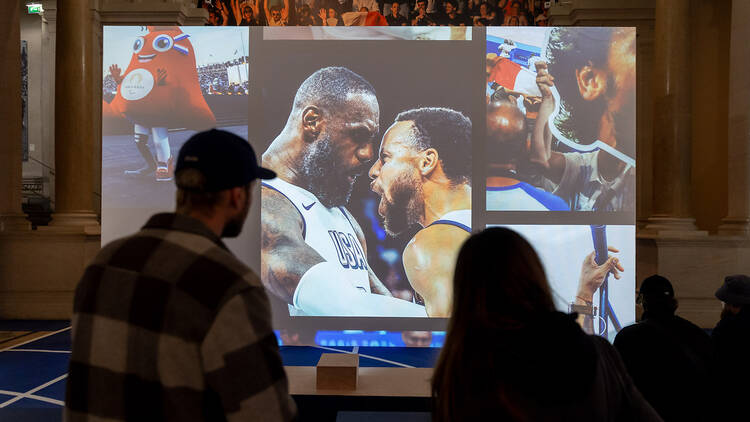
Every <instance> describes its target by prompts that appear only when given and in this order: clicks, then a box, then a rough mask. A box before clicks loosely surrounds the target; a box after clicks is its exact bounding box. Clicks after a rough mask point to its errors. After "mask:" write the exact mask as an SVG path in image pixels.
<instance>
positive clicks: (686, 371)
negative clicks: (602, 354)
mask: <svg viewBox="0 0 750 422" xmlns="http://www.w3.org/2000/svg"><path fill="white" fill-rule="evenodd" d="M638 302H639V303H640V304H641V305H643V317H642V318H641V321H640V322H639V323H638V324H635V325H631V326H629V327H625V328H623V329H622V331H620V332H619V333H618V334H617V337H615V341H614V345H615V348H616V349H617V351H618V352H620V356H622V361H623V363H625V367H626V368H627V369H628V373H630V376H631V377H632V378H633V382H634V383H635V386H636V387H638V390H640V392H641V393H642V394H643V397H645V398H646V400H648V402H649V403H650V404H651V406H653V408H654V409H656V411H657V412H658V413H659V415H660V416H661V417H662V419H664V420H665V421H666V422H669V421H686V422H687V421H703V420H707V419H708V413H707V411H708V407H707V405H708V403H710V401H707V400H706V397H708V396H709V393H710V391H709V390H708V386H709V385H710V367H711V360H712V358H713V347H712V346H711V339H710V338H709V337H708V334H706V333H705V332H704V331H703V330H701V329H700V328H698V327H697V326H695V325H694V324H692V323H691V322H690V321H687V320H685V319H683V318H680V317H679V316H677V315H675V311H676V310H677V299H675V297H674V290H673V288H672V284H671V283H670V282H669V280H667V279H666V278H664V277H662V276H659V275H652V276H651V277H648V278H646V279H645V280H643V283H641V288H640V290H639V292H638Z"/></svg>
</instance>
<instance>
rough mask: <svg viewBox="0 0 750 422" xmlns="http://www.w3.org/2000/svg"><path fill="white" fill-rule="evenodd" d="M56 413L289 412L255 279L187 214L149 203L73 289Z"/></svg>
mask: <svg viewBox="0 0 750 422" xmlns="http://www.w3.org/2000/svg"><path fill="white" fill-rule="evenodd" d="M73 311H74V315H73V321H72V324H73V350H72V355H71V359H70V371H69V375H68V381H67V392H66V395H65V411H64V420H67V421H151V420H160V421H167V420H168V421H208V420H211V421H220V420H229V421H238V420H242V421H255V420H263V421H281V420H291V419H294V417H295V416H296V407H295V405H294V401H293V400H292V399H291V397H290V396H289V393H288V386H287V378H286V374H285V373H284V368H283V366H282V363H281V357H280V355H279V348H278V345H277V342H276V337H275V336H274V333H273V331H272V330H271V310H270V305H269V302H268V297H267V296H266V293H265V290H264V289H263V285H262V284H261V282H260V280H259V278H258V276H257V275H255V274H254V273H253V272H252V270H250V269H249V268H248V267H247V266H245V265H244V264H243V263H242V262H240V261H239V260H238V259H237V258H236V257H235V256H234V255H232V253H231V252H229V250H228V249H227V248H226V246H225V245H224V244H223V243H222V242H221V240H220V239H219V238H218V237H217V236H216V235H215V234H214V233H212V232H211V231H210V230H208V228H207V227H206V226H204V225H203V224H202V223H200V222H199V221H198V220H195V219H192V218H190V217H187V216H183V215H178V214H157V215H155V216H153V217H151V219H150V220H149V221H148V223H147V224H146V225H145V226H144V227H143V229H142V230H141V231H140V232H139V233H137V234H135V235H133V236H130V237H127V238H124V239H120V240H117V241H114V242H112V243H110V244H109V245H107V246H106V247H104V248H103V249H102V250H101V252H99V254H98V255H97V257H96V258H95V259H94V261H93V262H92V263H91V264H90V265H89V266H88V267H87V268H86V272H85V273H84V275H83V278H82V279H81V281H80V282H79V284H78V287H77V288H76V293H75V302H74V309H73Z"/></svg>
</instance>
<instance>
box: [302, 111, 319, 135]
mask: <svg viewBox="0 0 750 422" xmlns="http://www.w3.org/2000/svg"><path fill="white" fill-rule="evenodd" d="M322 125H323V119H322V116H321V113H320V109H319V108H318V107H316V106H307V107H305V109H304V110H302V134H303V137H304V139H305V141H308V142H312V141H314V140H316V139H318V135H319V134H320V131H321V128H322Z"/></svg>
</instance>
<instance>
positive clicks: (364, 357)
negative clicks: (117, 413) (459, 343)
mask: <svg viewBox="0 0 750 422" xmlns="http://www.w3.org/2000/svg"><path fill="white" fill-rule="evenodd" d="M0 333H2V335H0V422H2V421H6V420H8V421H11V420H12V421H32V422H33V421H45V422H46V421H58V420H60V418H61V408H62V406H63V402H64V400H65V378H66V377H67V370H68V360H69V357H70V326H69V323H68V322H67V321H41V322H38V321H0ZM326 352H340V353H352V352H355V353H359V355H360V366H378V367H382V366H386V367H387V366H401V367H422V368H423V367H431V366H433V365H434V364H435V361H436V359H437V356H438V354H439V353H440V349H437V348H424V349H421V348H404V347H391V348H389V347H323V346H315V347H304V346H284V347H281V355H282V358H283V361H284V364H285V365H288V366H314V365H315V364H316V363H317V362H318V360H319V359H320V355H321V354H322V353H326Z"/></svg>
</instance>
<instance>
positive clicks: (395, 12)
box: [385, 1, 409, 26]
mask: <svg viewBox="0 0 750 422" xmlns="http://www.w3.org/2000/svg"><path fill="white" fill-rule="evenodd" d="M400 9H401V4H399V2H397V1H394V2H393V3H391V8H390V11H391V13H390V14H388V15H386V17H385V20H386V21H387V22H388V26H408V25H409V20H408V19H406V18H405V17H404V16H403V15H401V13H400Z"/></svg>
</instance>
